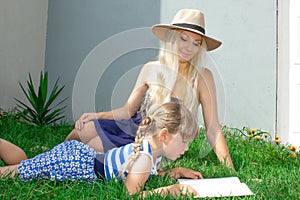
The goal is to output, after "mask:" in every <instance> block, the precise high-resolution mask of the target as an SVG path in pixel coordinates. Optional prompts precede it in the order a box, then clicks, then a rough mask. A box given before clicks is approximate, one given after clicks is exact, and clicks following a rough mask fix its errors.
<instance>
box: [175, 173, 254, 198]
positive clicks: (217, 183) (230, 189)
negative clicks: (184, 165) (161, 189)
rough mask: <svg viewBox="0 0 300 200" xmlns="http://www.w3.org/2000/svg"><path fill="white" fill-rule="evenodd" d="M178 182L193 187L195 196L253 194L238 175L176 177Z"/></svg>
mask: <svg viewBox="0 0 300 200" xmlns="http://www.w3.org/2000/svg"><path fill="white" fill-rule="evenodd" d="M178 182H179V183H182V184H187V185H190V186H191V187H193V188H194V189H195V190H196V191H197V192H198V195H197V196H196V197H229V196H246V195H253V192H252V191H251V190H250V189H249V187H248V186H247V185H246V184H245V183H241V182H240V179H239V178H238V177H226V178H208V179H178Z"/></svg>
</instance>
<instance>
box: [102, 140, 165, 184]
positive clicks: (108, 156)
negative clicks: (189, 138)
mask: <svg viewBox="0 0 300 200" xmlns="http://www.w3.org/2000/svg"><path fill="white" fill-rule="evenodd" d="M133 153H134V152H133V143H130V144H127V145H125V146H122V147H119V148H114V149H112V150H109V151H108V152H107V153H105V158H104V172H105V177H106V179H107V180H111V179H112V178H116V179H118V180H123V181H125V179H126V177H127V175H128V172H127V170H126V171H125V172H123V175H124V176H123V177H124V179H122V176H120V174H119V170H120V169H121V168H122V167H123V165H124V163H125V162H126V161H128V159H129V157H130V156H131V155H132V154H133ZM140 153H141V154H146V155H148V156H149V157H150V159H151V161H152V168H151V173H150V176H152V175H156V174H157V168H158V167H159V165H160V162H161V159H162V156H161V155H160V156H158V157H157V158H156V162H155V164H154V163H153V157H152V150H151V147H150V144H149V142H148V141H147V140H143V143H142V145H141V150H140Z"/></svg>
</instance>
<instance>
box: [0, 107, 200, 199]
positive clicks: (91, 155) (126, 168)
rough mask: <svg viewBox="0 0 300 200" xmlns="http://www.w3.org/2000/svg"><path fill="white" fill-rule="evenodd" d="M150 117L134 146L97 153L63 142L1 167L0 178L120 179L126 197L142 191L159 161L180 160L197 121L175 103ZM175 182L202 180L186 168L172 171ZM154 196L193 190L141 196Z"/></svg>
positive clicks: (169, 189)
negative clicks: (165, 159) (183, 179)
mask: <svg viewBox="0 0 300 200" xmlns="http://www.w3.org/2000/svg"><path fill="white" fill-rule="evenodd" d="M148 114H149V116H145V118H144V119H143V120H142V122H141V124H140V126H139V128H138V131H137V134H136V137H135V142H134V143H130V144H127V145H125V146H122V147H119V148H114V149H111V150H109V151H107V152H106V153H105V154H103V153H102V154H101V153H100V154H99V153H98V152H96V151H95V150H93V149H92V148H90V147H89V146H88V145H86V144H83V143H82V142H78V141H76V140H71V141H66V142H63V143H61V144H59V145H57V146H56V147H54V148H53V149H52V150H50V151H48V152H45V153H42V154H39V155H37V156H35V157H34V158H32V159H28V160H24V161H22V162H21V163H20V164H18V165H12V166H6V167H0V177H2V176H7V175H11V177H12V178H14V176H15V175H16V174H19V177H20V179H21V180H23V181H31V180H35V179H50V180H52V181H54V180H55V181H64V180H81V181H88V182H90V181H95V180H96V179H97V176H99V177H101V178H105V179H107V180H111V179H113V178H115V179H117V180H120V181H122V182H123V183H124V185H125V186H126V188H127V190H128V192H129V193H130V194H136V193H138V192H140V190H141V189H143V187H144V185H145V183H146V181H147V180H148V179H149V178H150V177H151V176H153V175H157V174H158V173H159V174H161V175H164V172H162V171H160V172H158V171H157V170H158V169H159V167H160V161H161V159H162V157H163V156H164V157H167V158H168V159H171V160H176V159H177V158H179V157H180V156H181V155H182V154H183V153H184V152H185V151H186V150H188V144H189V142H190V141H192V140H193V139H194V138H195V136H196V135H197V131H198V130H197V129H198V126H197V122H196V120H195V118H194V117H193V116H192V114H191V113H190V112H189V110H188V109H187V108H186V107H185V106H183V105H181V104H179V103H173V102H169V103H165V104H163V105H161V106H159V107H156V106H154V107H153V108H152V109H151V110H150V111H149V113H148ZM170 176H173V177H174V178H180V177H184V178H202V174H201V173H200V172H197V171H194V170H191V169H188V168H174V169H172V170H170ZM152 193H158V194H160V195H162V196H167V195H168V194H169V193H170V194H171V195H172V196H174V197H176V196H177V195H178V194H180V193H182V194H183V195H186V194H188V193H193V195H197V193H196V191H195V190H194V189H193V188H192V187H190V186H188V185H184V184H174V185H170V186H165V187H160V188H156V189H154V190H153V191H149V192H147V193H146V192H143V193H141V196H143V197H145V196H146V195H151V194H152Z"/></svg>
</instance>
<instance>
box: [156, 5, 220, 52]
mask: <svg viewBox="0 0 300 200" xmlns="http://www.w3.org/2000/svg"><path fill="white" fill-rule="evenodd" d="M169 29H176V30H177V29H178V30H187V31H191V32H194V33H197V34H200V35H202V36H203V39H204V40H205V42H206V46H207V50H208V51H211V50H214V49H216V48H218V47H219V46H220V45H221V44H222V42H220V41H218V40H216V39H213V38H211V37H208V36H207V35H205V22H204V14H203V13H202V12H201V11H200V10H196V9H182V10H179V11H178V12H177V14H176V15H175V17H174V19H173V21H172V23H171V24H157V25H154V26H153V27H152V32H153V34H154V35H155V36H156V37H158V38H159V39H160V40H164V39H165V35H166V33H167V31H168V30H169Z"/></svg>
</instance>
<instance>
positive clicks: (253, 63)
mask: <svg viewBox="0 0 300 200" xmlns="http://www.w3.org/2000/svg"><path fill="white" fill-rule="evenodd" d="M161 2H162V7H161V22H162V23H170V22H171V21H172V18H173V16H174V15H175V13H176V12H177V11H178V10H179V9H181V8H197V9H199V10H201V11H203V12H204V13H205V18H206V33H207V35H210V36H212V37H215V38H217V39H219V40H221V41H222V42H223V44H222V46H221V47H220V48H219V49H217V50H215V51H212V52H211V53H210V55H211V56H212V58H213V59H214V61H215V63H216V69H217V71H218V72H219V74H216V75H215V79H216V81H217V89H218V93H219V97H218V101H219V112H220V121H221V122H222V123H225V124H226V125H228V126H233V127H238V128H242V127H243V126H247V127H251V128H256V129H263V130H266V131H270V132H272V133H274V127H275V115H276V112H275V111H276V1H274V0H265V1H261V0H243V1H238V0H224V1H220V0H197V1H194V0H186V1H173V0H164V1H161Z"/></svg>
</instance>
